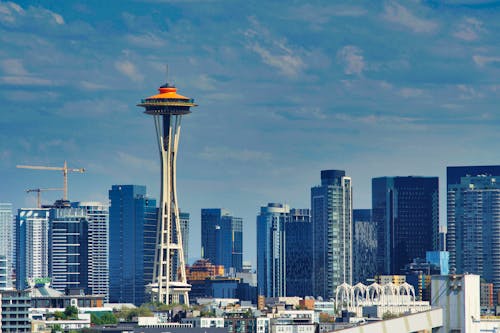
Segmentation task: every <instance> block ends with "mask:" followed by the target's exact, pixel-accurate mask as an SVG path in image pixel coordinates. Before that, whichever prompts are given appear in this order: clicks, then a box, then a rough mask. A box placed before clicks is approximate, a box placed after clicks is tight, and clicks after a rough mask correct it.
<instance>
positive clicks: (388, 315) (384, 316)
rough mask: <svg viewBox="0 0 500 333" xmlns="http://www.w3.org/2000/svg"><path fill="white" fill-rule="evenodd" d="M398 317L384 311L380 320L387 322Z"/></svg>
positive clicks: (395, 314)
mask: <svg viewBox="0 0 500 333" xmlns="http://www.w3.org/2000/svg"><path fill="white" fill-rule="evenodd" d="M398 317H399V315H398V314H397V313H392V312H390V311H386V312H384V314H383V315H382V319H383V320H387V319H394V318H398Z"/></svg>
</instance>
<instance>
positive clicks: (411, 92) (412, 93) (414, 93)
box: [398, 88, 423, 98]
mask: <svg viewBox="0 0 500 333" xmlns="http://www.w3.org/2000/svg"><path fill="white" fill-rule="evenodd" d="M398 93H399V95H401V96H403V97H406V98H409V97H418V96H421V95H422V94H423V90H422V89H416V88H401V89H400V90H399V92H398Z"/></svg>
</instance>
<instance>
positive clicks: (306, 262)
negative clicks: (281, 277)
mask: <svg viewBox="0 0 500 333" xmlns="http://www.w3.org/2000/svg"><path fill="white" fill-rule="evenodd" d="M285 253H286V260H285V261H286V263H285V265H286V296H299V297H305V296H311V295H313V289H312V270H311V268H312V258H313V254H312V224H311V211H310V210H309V209H294V208H292V209H291V210H290V215H289V217H288V219H287V221H286V223H285Z"/></svg>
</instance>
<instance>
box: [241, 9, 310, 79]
mask: <svg viewBox="0 0 500 333" xmlns="http://www.w3.org/2000/svg"><path fill="white" fill-rule="evenodd" d="M249 20H250V22H251V24H252V28H249V29H247V30H246V31H245V33H244V35H245V37H246V39H247V48H248V49H250V50H251V51H253V52H255V53H257V54H258V55H259V56H260V58H261V60H262V61H263V62H264V63H265V64H267V65H269V66H271V67H274V68H276V69H278V70H279V72H280V73H281V74H283V75H285V76H288V77H296V76H297V75H298V74H300V72H301V71H302V70H303V69H304V68H305V64H304V62H303V61H302V58H301V57H300V55H299V54H298V52H297V51H294V50H292V48H291V47H289V46H287V41H286V39H285V38H281V39H280V38H275V37H273V36H272V35H271V33H270V32H269V30H267V29H266V28H264V27H263V26H262V25H261V24H260V23H259V22H258V21H257V20H256V19H255V18H253V17H250V18H249Z"/></svg>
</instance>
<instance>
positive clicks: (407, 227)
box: [372, 176, 439, 274]
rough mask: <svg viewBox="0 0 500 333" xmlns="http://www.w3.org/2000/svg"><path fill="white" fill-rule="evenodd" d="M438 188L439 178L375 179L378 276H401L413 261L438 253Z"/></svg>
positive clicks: (373, 180)
mask: <svg viewBox="0 0 500 333" xmlns="http://www.w3.org/2000/svg"><path fill="white" fill-rule="evenodd" d="M438 184H439V181H438V177H413V176H409V177H379V178H373V179H372V218H373V221H374V222H375V223H376V225H377V271H378V273H379V274H399V273H400V270H401V269H403V268H404V266H405V265H406V264H409V263H410V262H411V261H412V260H413V259H414V258H422V259H423V258H425V253H426V251H437V250H438V249H439V189H438Z"/></svg>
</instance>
